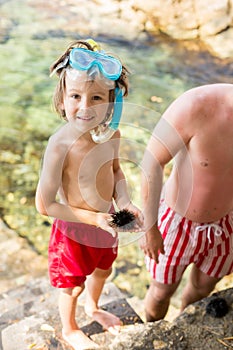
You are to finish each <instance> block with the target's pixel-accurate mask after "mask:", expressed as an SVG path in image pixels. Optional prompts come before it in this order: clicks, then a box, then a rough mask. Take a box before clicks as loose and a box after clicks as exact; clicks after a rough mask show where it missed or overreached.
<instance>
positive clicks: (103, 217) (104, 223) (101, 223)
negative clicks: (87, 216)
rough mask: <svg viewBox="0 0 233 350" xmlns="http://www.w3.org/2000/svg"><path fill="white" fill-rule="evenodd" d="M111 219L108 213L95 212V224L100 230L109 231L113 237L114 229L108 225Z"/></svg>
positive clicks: (114, 235) (115, 233)
mask: <svg viewBox="0 0 233 350" xmlns="http://www.w3.org/2000/svg"><path fill="white" fill-rule="evenodd" d="M111 220H112V216H111V214H108V213H96V226H97V227H100V228H101V229H102V230H104V231H107V232H109V233H110V234H111V235H112V236H113V237H116V235H117V232H116V230H115V229H114V228H113V227H112V226H111V225H110V222H111Z"/></svg>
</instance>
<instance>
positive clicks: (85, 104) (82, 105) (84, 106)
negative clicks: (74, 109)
mask: <svg viewBox="0 0 233 350" xmlns="http://www.w3.org/2000/svg"><path fill="white" fill-rule="evenodd" d="M88 107H90V101H89V99H88V98H82V100H81V101H80V109H87V108H88Z"/></svg>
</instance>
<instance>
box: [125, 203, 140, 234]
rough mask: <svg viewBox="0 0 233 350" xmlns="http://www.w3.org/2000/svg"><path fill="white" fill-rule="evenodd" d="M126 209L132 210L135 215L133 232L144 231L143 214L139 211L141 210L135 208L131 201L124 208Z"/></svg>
mask: <svg viewBox="0 0 233 350" xmlns="http://www.w3.org/2000/svg"><path fill="white" fill-rule="evenodd" d="M124 209H127V210H128V211H130V212H132V213H133V214H134V216H135V224H134V228H133V230H130V231H133V232H140V231H144V226H143V225H144V217H143V214H142V212H141V210H140V209H139V208H137V207H136V206H135V205H134V204H133V203H131V202H130V204H129V205H127V207H126V208H124Z"/></svg>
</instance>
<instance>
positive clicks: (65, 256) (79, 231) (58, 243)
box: [48, 219, 118, 288]
mask: <svg viewBox="0 0 233 350" xmlns="http://www.w3.org/2000/svg"><path fill="white" fill-rule="evenodd" d="M117 244H118V238H117V237H112V236H111V234H110V233H108V232H106V231H104V230H102V229H101V228H97V227H95V226H92V225H87V224H83V223H74V222H66V221H62V220H58V219H55V220H54V223H53V226H52V232H51V236H50V241H49V249H48V252H49V257H48V262H49V276H50V282H51V284H52V285H53V286H54V287H57V288H74V287H76V286H80V285H82V284H83V283H84V281H85V280H86V276H87V275H90V274H91V273H92V272H93V271H94V270H95V269H96V268H99V269H102V270H108V269H109V268H110V267H111V266H112V264H113V262H114V260H115V259H116V257H117V250H118V247H117Z"/></svg>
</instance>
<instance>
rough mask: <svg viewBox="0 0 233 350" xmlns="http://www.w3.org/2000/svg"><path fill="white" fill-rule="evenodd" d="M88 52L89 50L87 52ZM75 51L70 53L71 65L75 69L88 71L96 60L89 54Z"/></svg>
mask: <svg viewBox="0 0 233 350" xmlns="http://www.w3.org/2000/svg"><path fill="white" fill-rule="evenodd" d="M85 51H87V50H85ZM85 51H84V50H82V51H81V50H78V49H73V50H72V51H71V53H70V65H71V67H73V68H75V69H82V70H87V69H89V68H90V67H91V65H92V62H93V60H94V58H93V57H91V55H89V52H85Z"/></svg>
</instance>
